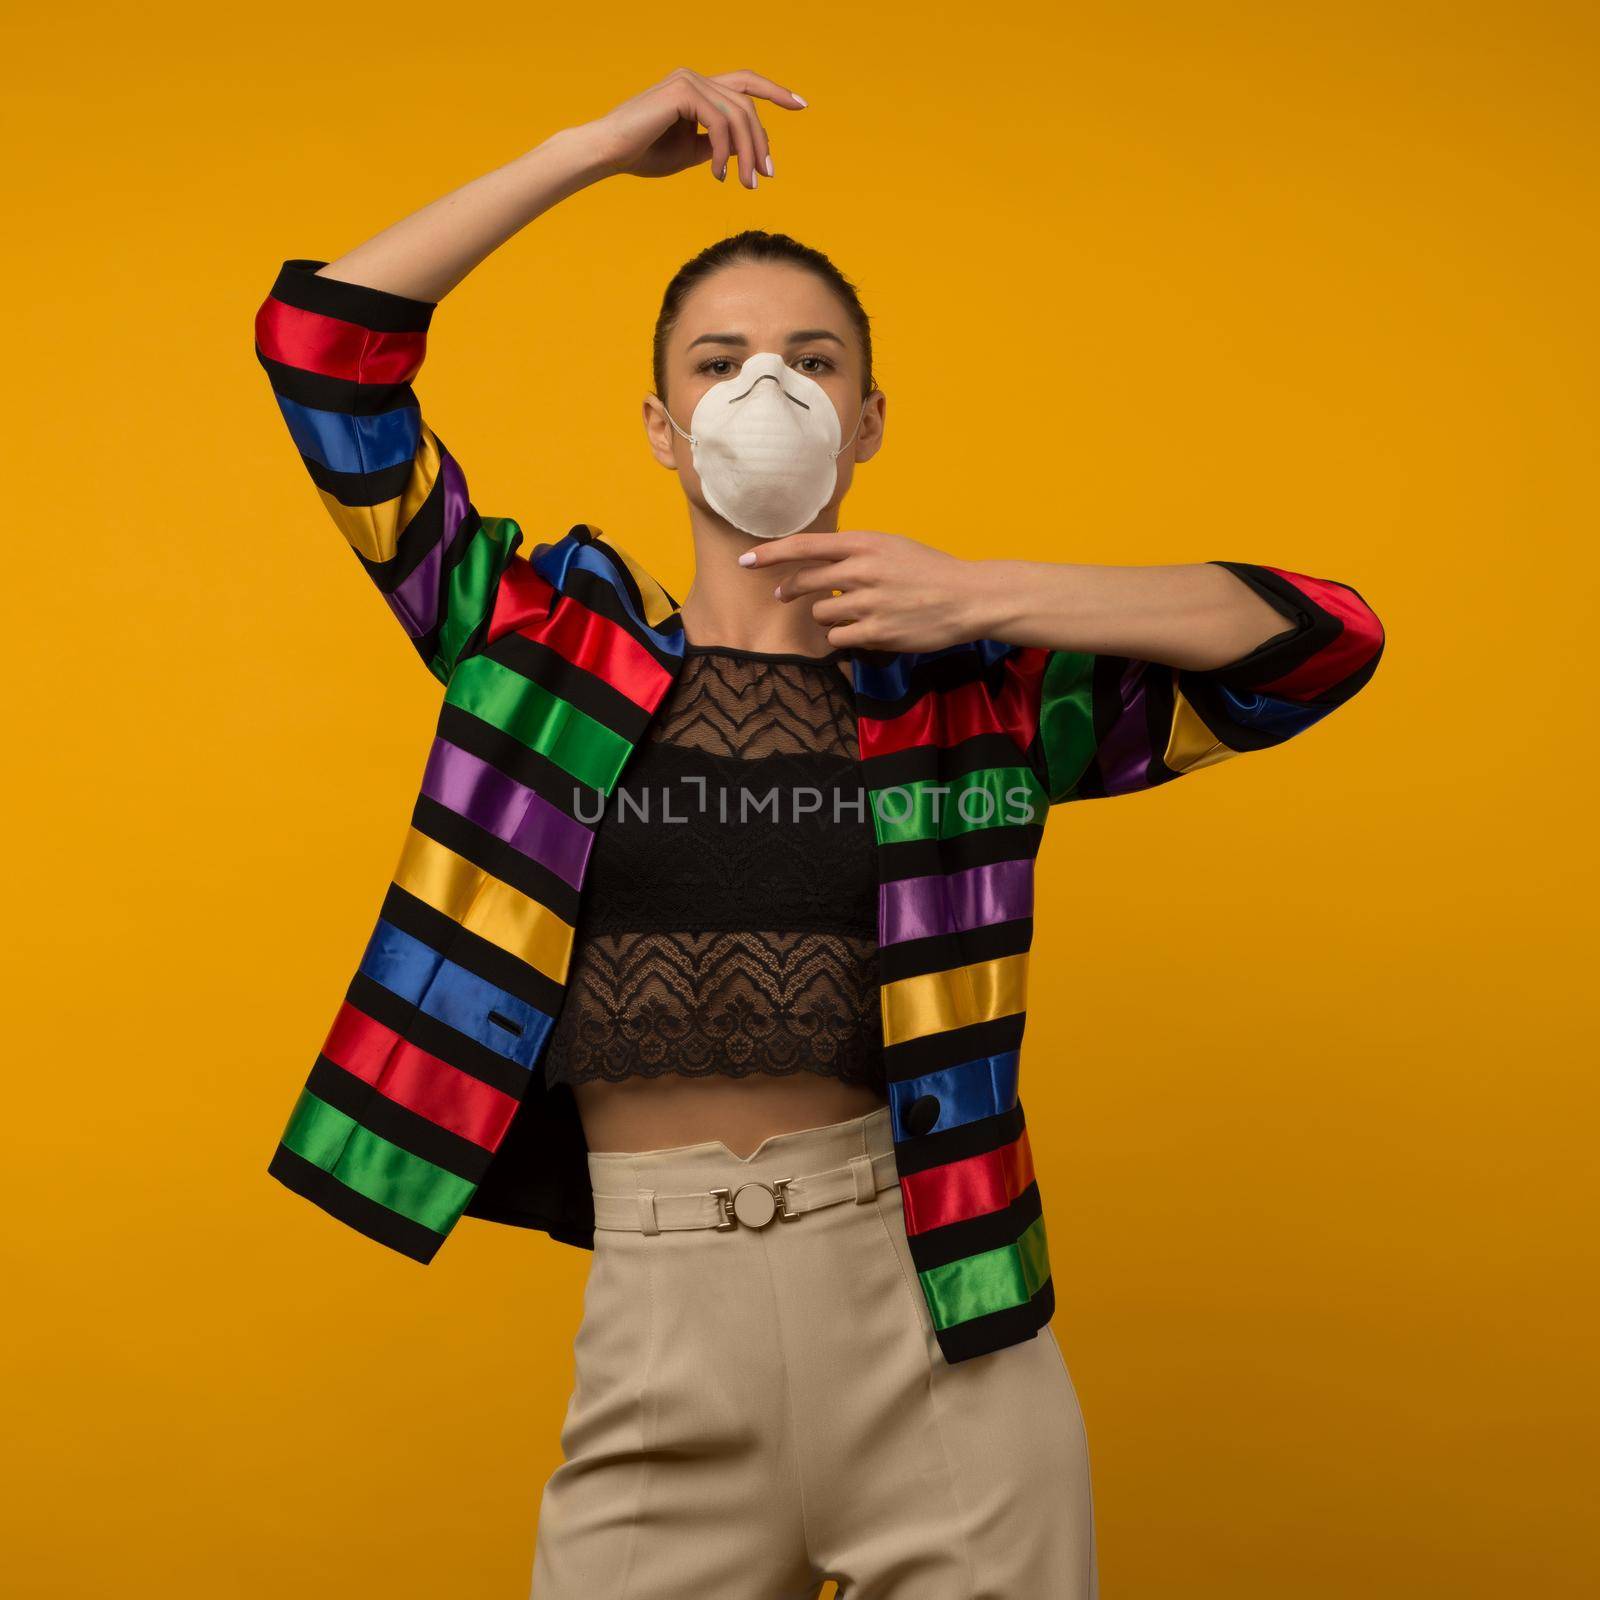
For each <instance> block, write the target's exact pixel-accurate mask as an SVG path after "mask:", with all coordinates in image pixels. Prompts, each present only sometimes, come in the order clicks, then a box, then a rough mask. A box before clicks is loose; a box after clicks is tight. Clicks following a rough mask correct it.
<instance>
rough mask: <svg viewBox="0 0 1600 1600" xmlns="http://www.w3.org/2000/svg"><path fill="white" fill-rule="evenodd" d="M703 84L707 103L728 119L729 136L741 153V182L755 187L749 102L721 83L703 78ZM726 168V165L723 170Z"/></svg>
mask: <svg viewBox="0 0 1600 1600" xmlns="http://www.w3.org/2000/svg"><path fill="white" fill-rule="evenodd" d="M701 84H702V89H701V92H702V93H703V94H704V95H705V97H706V101H707V103H708V104H710V105H713V106H715V107H716V108H717V110H718V111H719V112H720V113H721V114H722V116H723V117H724V119H725V120H726V125H727V129H728V134H729V137H730V138H731V139H732V141H733V146H734V149H735V150H736V151H737V152H738V155H739V181H740V183H742V184H743V185H744V186H745V188H747V189H753V188H755V186H756V149H755V135H754V134H753V133H752V132H751V130H750V122H751V114H750V112H749V110H748V109H747V105H748V102H744V101H742V100H741V98H740V96H739V95H737V94H733V93H730V92H729V91H728V90H727V89H725V88H724V87H723V86H722V85H721V84H714V83H712V82H711V81H710V79H708V78H707V79H702V80H701ZM726 170H727V168H726V166H724V168H723V171H724V172H726Z"/></svg>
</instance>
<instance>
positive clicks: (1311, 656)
mask: <svg viewBox="0 0 1600 1600" xmlns="http://www.w3.org/2000/svg"><path fill="white" fill-rule="evenodd" d="M1216 564H1217V565H1218V566H1222V567H1226V568H1227V569H1228V571H1230V572H1231V573H1233V574H1234V576H1235V577H1237V578H1238V579H1239V580H1240V581H1241V582H1242V583H1247V584H1249V586H1250V587H1251V588H1252V589H1254V590H1255V591H1256V592H1257V593H1258V594H1260V595H1262V596H1263V597H1264V598H1265V599H1266V600H1267V601H1269V602H1270V603H1271V604H1272V605H1273V606H1275V607H1276V608H1277V609H1278V611H1280V612H1281V613H1282V614H1283V617H1284V619H1285V624H1286V627H1285V631H1284V632H1282V633H1279V634H1276V635H1274V636H1273V637H1272V638H1270V639H1268V640H1266V641H1265V642H1264V643H1262V644H1260V645H1258V646H1257V647H1256V648H1255V649H1254V650H1252V651H1250V652H1249V653H1248V654H1247V655H1244V656H1241V657H1240V658H1239V659H1238V660H1237V661H1233V662H1230V663H1229V664H1227V665H1226V666H1222V667H1215V668H1212V669H1211V670H1209V671H1204V672H1199V671H1185V670H1182V669H1180V668H1177V667H1170V666H1161V665H1158V664H1156V663H1154V662H1150V661H1140V660H1136V659H1133V658H1130V657H1125V656H1109V655H1092V654H1083V653H1080V652H1076V651H1070V650H1043V649H1026V650H1021V651H1018V652H1016V653H1015V656H1014V657H1013V664H1012V670H1013V672H1015V673H1016V675H1017V677H1018V678H1019V679H1020V680H1021V684H1022V695H1023V703H1024V704H1025V705H1027V706H1028V707H1029V709H1030V711H1031V712H1033V713H1034V714H1035V716H1036V719H1037V720H1036V730H1037V731H1036V732H1035V734H1034V737H1033V741H1032V743H1031V745H1030V746H1029V749H1028V757H1029V760H1030V762H1031V763H1032V766H1033V769H1034V771H1035V773H1036V774H1037V775H1038V777H1039V781H1040V783H1041V784H1042V785H1043V786H1044V789H1045V791H1046V793H1047V794H1048V796H1049V800H1050V804H1052V805H1055V804H1057V803H1059V802H1061V801H1065V800H1090V799H1098V798H1102V797H1104V796H1108V795H1119V794H1132V793H1134V792H1135V791H1137V790H1140V789H1151V788H1154V787H1155V786H1156V785H1157V784H1162V783H1168V782H1170V781H1171V780H1172V779H1173V778H1177V777H1180V776H1182V775H1183V774H1184V773H1186V772H1196V771H1198V770H1199V769H1200V768H1201V767H1209V766H1215V765H1216V763H1217V762H1219V761H1226V760H1227V759H1228V758H1229V757H1230V756H1235V755H1239V754H1241V753H1242V752H1244V751H1247V750H1265V749H1267V748H1268V747H1269V746H1271V745H1275V744H1282V743H1283V742H1284V741H1285V740H1286V739H1292V738H1293V737H1294V735H1295V734H1297V733H1300V732H1303V731H1304V730H1305V729H1306V728H1309V727H1310V726H1311V724H1312V723H1314V722H1317V721H1319V720H1320V719H1321V718H1323V717H1325V716H1327V714H1328V713H1329V712H1330V711H1332V710H1334V709H1335V708H1336V707H1338V706H1341V705H1343V704H1344V702H1345V701H1346V700H1348V699H1349V698H1350V697H1351V695H1353V694H1354V693H1355V692H1356V691H1357V690H1358V689H1359V688H1361V686H1362V685H1363V684H1365V683H1366V682H1367V680H1368V679H1369V678H1370V677H1371V676H1372V674H1373V672H1374V671H1375V670H1376V669H1377V665H1378V658H1379V656H1381V655H1382V653H1383V643H1384V635H1383V627H1382V625H1381V624H1380V623H1379V621H1378V618H1377V616H1376V615H1375V614H1374V613H1373V611H1372V609H1371V607H1370V606H1368V605H1367V603H1366V601H1364V600H1363V599H1362V598H1361V596H1360V595H1359V594H1357V593H1356V591H1355V590H1354V589H1352V588H1350V587H1349V585H1348V584H1343V583H1335V582H1333V581H1331V580H1330V579H1326V578H1309V577H1306V576H1304V575H1303V574H1301V573H1298V572H1286V571H1284V570H1283V569H1282V568H1279V567H1267V566H1257V565H1253V564H1251V563H1248V562H1241V561H1221V562H1218V563H1216Z"/></svg>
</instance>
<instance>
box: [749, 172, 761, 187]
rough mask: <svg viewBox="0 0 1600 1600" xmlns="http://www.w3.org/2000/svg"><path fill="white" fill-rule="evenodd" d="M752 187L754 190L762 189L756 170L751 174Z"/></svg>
mask: <svg viewBox="0 0 1600 1600" xmlns="http://www.w3.org/2000/svg"><path fill="white" fill-rule="evenodd" d="M750 187H751V188H752V189H759V188H760V187H761V179H760V178H758V177H757V176H756V174H755V172H754V170H752V171H751V173H750Z"/></svg>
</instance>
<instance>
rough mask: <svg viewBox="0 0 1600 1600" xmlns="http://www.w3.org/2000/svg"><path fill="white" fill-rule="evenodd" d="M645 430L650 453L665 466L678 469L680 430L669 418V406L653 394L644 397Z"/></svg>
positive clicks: (674, 470) (674, 469) (673, 469)
mask: <svg viewBox="0 0 1600 1600" xmlns="http://www.w3.org/2000/svg"><path fill="white" fill-rule="evenodd" d="M644 431H645V436H646V437H647V438H648V439H649V441H650V454H651V455H653V456H654V457H655V458H656V460H657V461H658V462H660V464H661V465H662V466H664V467H668V468H670V469H671V470H672V471H673V472H676V471H677V470H678V451H677V445H676V442H675V441H676V440H677V438H678V430H677V429H676V428H674V427H673V426H672V423H671V422H670V421H669V420H668V419H667V408H666V407H665V406H664V405H662V403H661V401H660V400H659V399H658V398H657V397H656V396H655V395H653V394H647V395H646V396H645V397H644Z"/></svg>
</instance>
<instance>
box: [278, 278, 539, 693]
mask: <svg viewBox="0 0 1600 1600" xmlns="http://www.w3.org/2000/svg"><path fill="white" fill-rule="evenodd" d="M324 265H326V263H324V262H321V261H285V262H284V263H283V266H282V268H281V269H280V271H279V273H278V277H277V281H276V282H275V283H274V284H273V286H272V292H271V293H270V294H269V295H268V296H267V298H266V300H265V301H263V302H262V304H261V307H260V309H259V310H258V311H257V312H256V327H255V334H256V358H257V360H258V361H260V363H261V365H262V367H263V368H264V369H265V370H266V373H267V377H268V379H269V380H270V381H271V384H272V391H273V394H274V396H275V397H276V399H277V402H278V409H279V410H280V411H281V412H282V413H283V420H284V421H285V422H286V423H287V424H288V428H289V434H290V437H291V438H292V439H293V440H294V444H295V448H296V449H297V450H298V451H299V452H300V459H301V462H302V463H303V465H304V466H305V469H306V472H307V473H308V474H309V475H310V478H311V481H312V483H313V484H315V486H316V489H317V493H318V494H319V495H320V496H321V498H322V503H323V505H324V506H326V507H327V510H328V514H329V515H330V516H331V517H332V518H333V520H334V523H335V525H336V526H337V527H338V529H339V531H340V533H342V534H343V535H344V537H345V539H346V540H347V541H348V542H349V544H350V547H351V549H352V550H354V551H355V553H356V557H357V559H358V560H359V561H360V562H361V565H362V566H363V567H365V568H366V571H367V575H368V576H369V577H370V578H371V579H372V581H373V582H374V583H375V584H376V585H377V586H378V589H379V592H380V593H381V594H382V595H383V597H384V599H385V600H387V601H388V603H389V607H390V609H391V610H392V611H393V612H394V614H395V615H396V616H397V617H398V618H399V619H400V625H401V627H403V628H404V629H405V631H406V634H407V635H408V636H409V638H410V640H411V642H412V644H413V645H414V646H415V647H416V650H417V653H418V654H419V655H420V656H421V657H422V659H423V661H424V662H426V663H427V665H428V668H429V670H430V671H431V672H432V673H433V674H434V676H435V677H437V678H439V679H440V680H441V681H442V682H445V683H448V682H449V680H450V675H451V673H452V672H453V671H454V669H455V666H456V663H457V662H458V661H459V660H461V659H462V657H463V656H465V655H467V654H468V653H470V651H471V650H472V649H474V648H475V647H476V646H477V644H479V643H480V642H481V639H482V634H483V631H484V624H485V620H486V618H487V616H488V614H489V612H490V611H491V609H492V607H493V604H494V597H495V592H496V589H497V586H498V584H499V580H500V577H501V574H502V573H503V572H504V571H505V569H506V566H507V564H508V563H509V562H510V560H511V558H512V556H513V555H514V554H515V552H516V549H517V546H518V545H519V544H520V542H521V539H522V534H521V530H520V529H519V528H518V527H517V525H516V523H514V522H512V521H510V520H508V519H507V518H504V517H489V518H485V517H480V516H479V515H478V513H477V511H476V510H474V508H473V506H472V503H471V502H470V500H469V499H468V498H467V485H466V480H465V478H464V477H463V475H462V472H461V468H460V467H459V466H458V465H457V463H456V460H455V458H454V457H453V456H452V455H451V454H450V453H449V452H448V451H447V450H446V449H445V447H444V445H443V444H442V443H441V442H440V441H439V438H438V436H437V435H436V434H435V433H434V432H433V430H432V428H430V427H429V426H428V424H427V423H426V422H425V421H423V419H422V414H421V411H420V409H419V408H418V405H417V398H416V395H415V394H414V393H413V392H412V388H411V384H412V380H413V379H414V378H415V377H416V375H417V371H418V369H419V368H420V367H421V365H422V360H423V356H424V353H425V350H426V346H427V335H428V324H429V322H430V320H431V319H432V316H433V312H434V308H435V304H436V302H434V301H429V300H412V299H409V298H407V297H406V296H404V295H397V294H391V293H389V292H387V291H386V290H382V289H373V288H368V287H366V286H365V285H362V284H356V283H345V282H342V281H340V280H338V279H335V278H324V277H319V276H318V275H317V270H316V269H317V268H318V267H321V266H324Z"/></svg>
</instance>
